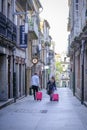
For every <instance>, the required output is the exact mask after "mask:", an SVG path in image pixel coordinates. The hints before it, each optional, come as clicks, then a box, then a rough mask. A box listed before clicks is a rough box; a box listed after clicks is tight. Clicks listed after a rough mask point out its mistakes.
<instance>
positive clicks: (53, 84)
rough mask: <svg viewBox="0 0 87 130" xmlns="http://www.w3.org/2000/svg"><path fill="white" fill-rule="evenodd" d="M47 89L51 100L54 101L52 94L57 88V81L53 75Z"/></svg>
mask: <svg viewBox="0 0 87 130" xmlns="http://www.w3.org/2000/svg"><path fill="white" fill-rule="evenodd" d="M47 90H48V94H49V96H50V101H52V95H53V93H54V91H55V90H56V82H55V78H54V76H52V77H51V79H50V80H49V81H48V83H47Z"/></svg>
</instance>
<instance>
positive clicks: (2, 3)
mask: <svg viewBox="0 0 87 130" xmlns="http://www.w3.org/2000/svg"><path fill="white" fill-rule="evenodd" d="M1 12H2V13H4V0H1Z"/></svg>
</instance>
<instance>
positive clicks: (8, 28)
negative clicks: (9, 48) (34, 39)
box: [0, 12, 17, 45]
mask: <svg viewBox="0 0 87 130" xmlns="http://www.w3.org/2000/svg"><path fill="white" fill-rule="evenodd" d="M16 31H17V29H16V25H15V24H14V23H13V22H12V21H10V19H8V18H6V17H5V15H3V14H2V13H1V12H0V36H1V37H4V40H5V39H6V40H8V41H9V40H10V42H9V45H12V43H13V44H16V39H17V33H16ZM11 42H12V43H11Z"/></svg>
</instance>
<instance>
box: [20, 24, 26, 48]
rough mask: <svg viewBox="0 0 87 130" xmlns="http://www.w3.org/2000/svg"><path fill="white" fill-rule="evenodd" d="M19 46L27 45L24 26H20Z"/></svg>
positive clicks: (24, 46)
mask: <svg viewBox="0 0 87 130" xmlns="http://www.w3.org/2000/svg"><path fill="white" fill-rule="evenodd" d="M20 47H21V48H26V47H27V34H25V26H24V25H21V26H20Z"/></svg>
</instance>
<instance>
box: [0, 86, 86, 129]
mask: <svg viewBox="0 0 87 130" xmlns="http://www.w3.org/2000/svg"><path fill="white" fill-rule="evenodd" d="M57 91H58V93H59V94H60V100H59V102H57V101H55V102H53V101H52V102H50V101H49V96H48V95H47V94H46V91H45V90H43V100H42V101H34V100H33V96H28V97H25V98H23V99H21V100H19V101H17V102H16V103H13V104H11V105H9V106H7V107H5V108H3V109H1V110H0V130H87V116H86V114H87V107H85V106H84V105H81V103H80V101H79V100H78V99H77V98H76V97H74V96H73V95H72V92H71V90H70V89H69V88H60V89H58V90H57Z"/></svg>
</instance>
